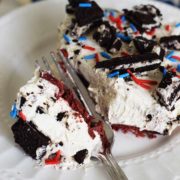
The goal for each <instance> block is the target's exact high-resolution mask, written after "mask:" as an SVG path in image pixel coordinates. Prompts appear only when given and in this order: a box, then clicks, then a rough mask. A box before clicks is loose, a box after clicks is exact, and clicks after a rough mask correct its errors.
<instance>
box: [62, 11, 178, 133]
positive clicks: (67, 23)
mask: <svg viewBox="0 0 180 180" xmlns="http://www.w3.org/2000/svg"><path fill="white" fill-rule="evenodd" d="M113 13H115V14H116V15H117V14H118V15H120V16H122V15H123V13H122V12H118V11H113ZM105 14H106V16H105V17H103V20H104V21H108V22H109V23H110V25H112V26H113V27H116V23H113V22H112V20H110V19H111V18H109V17H110V16H109V15H110V14H111V13H109V14H108V10H105ZM118 15H117V16H118ZM117 16H116V17H117ZM73 18H74V16H73V15H67V17H66V19H65V20H64V22H63V23H62V24H61V25H60V27H59V44H60V45H59V47H60V49H65V50H66V51H67V54H68V58H69V59H70V60H71V62H72V64H73V66H74V67H75V68H76V69H77V71H78V72H79V73H80V74H82V75H83V76H84V77H85V79H86V80H87V81H88V82H89V92H90V94H91V95H92V97H93V99H94V100H95V101H96V103H97V106H96V108H97V112H99V113H100V114H102V115H103V116H107V117H108V119H109V121H110V123H111V124H121V125H128V126H135V127H138V128H139V129H140V130H147V131H155V132H157V133H160V134H169V135H170V134H171V133H172V131H173V130H174V129H175V128H176V127H177V126H179V121H178V120H177V119H178V118H179V115H180V109H179V104H180V99H176V102H175V103H174V108H173V110H171V111H170V110H168V109H167V108H166V107H164V106H162V105H161V104H160V103H159V102H158V100H157V99H156V95H155V92H156V89H157V87H158V84H159V83H160V82H161V80H162V78H163V73H162V72H161V71H160V69H159V68H156V69H154V70H150V71H145V72H142V73H140V74H139V73H136V74H135V75H136V77H137V78H140V79H146V80H153V81H156V82H157V85H154V86H152V88H151V89H150V90H147V89H144V88H142V87H140V86H139V85H138V84H137V83H135V82H134V81H128V80H125V79H123V78H120V77H119V78H118V77H113V78H108V74H109V73H110V71H111V69H106V68H101V69H97V68H95V65H96V64H97V62H102V61H104V60H107V59H110V60H111V59H112V58H114V57H119V56H123V55H124V53H127V54H128V55H133V54H138V52H137V49H136V48H135V47H134V45H133V43H130V44H127V43H126V42H123V41H122V47H121V49H120V50H119V51H118V52H116V53H109V52H107V51H106V50H105V49H104V48H102V47H101V46H100V45H99V44H98V43H97V42H96V41H95V40H94V39H93V38H92V34H93V31H91V32H90V33H86V34H85V35H82V36H85V37H86V38H87V39H86V40H85V41H80V39H79V37H78V36H79V34H81V33H77V34H76V35H77V36H76V35H74V34H72V33H71V32H72V31H71V29H73V28H72V27H71V26H72V19H73ZM158 23H159V22H158ZM128 25H129V23H127V22H126V23H125V24H123V25H122V27H126V31H128V30H127V29H130V30H129V31H128V33H129V34H128V35H129V36H130V37H131V38H135V37H138V36H142V37H144V38H147V39H153V38H154V36H155V35H156V38H157V40H158V39H159V38H161V36H165V35H170V34H171V33H172V34H173V33H176V34H177V33H178V30H176V27H175V25H171V29H168V30H167V29H165V27H166V25H162V26H161V27H160V28H157V29H156V31H155V32H153V33H149V32H143V33H142V34H137V33H134V32H133V30H132V29H131V28H130V27H128V28H127V26H128ZM70 27H71V28H70ZM97 28H98V27H97ZM101 29H102V28H101ZM97 31H98V30H97ZM99 31H100V30H99ZM65 34H66V35H67V36H68V37H69V39H70V40H71V41H70V42H67V40H65V39H64V35H65ZM84 45H86V46H91V47H93V48H94V50H89V49H85V48H83V46H84ZM77 50H78V53H76V52H77ZM152 51H153V52H154V53H157V54H159V48H158V47H157V48H154V49H153V50H152ZM101 52H105V53H106V54H108V55H109V56H110V58H109V57H107V56H104V55H102V54H101ZM168 53H169V52H166V55H168ZM176 53H178V51H177V52H175V54H176ZM97 54H98V58H97ZM91 55H94V56H92V58H89V59H87V58H86V57H88V56H91ZM95 55H96V56H95ZM165 57H166V56H165ZM168 61H169V60H167V58H164V59H163V61H162V59H161V61H160V60H159V59H157V60H156V61H155V63H160V64H161V66H164V67H166V66H167V65H168V64H171V65H172V66H173V67H174V68H177V65H178V64H179V63H177V64H174V63H172V62H171V63H169V62H168ZM149 63H150V62H148V61H147V62H143V63H135V64H129V65H125V66H124V67H125V68H128V67H131V66H133V67H139V66H140V67H141V66H142V65H143V66H148V65H149ZM118 68H122V66H119V67H118Z"/></svg>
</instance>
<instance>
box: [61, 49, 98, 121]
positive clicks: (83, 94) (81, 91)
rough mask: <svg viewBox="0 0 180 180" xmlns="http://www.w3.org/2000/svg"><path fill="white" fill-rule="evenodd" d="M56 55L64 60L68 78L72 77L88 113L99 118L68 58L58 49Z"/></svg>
mask: <svg viewBox="0 0 180 180" xmlns="http://www.w3.org/2000/svg"><path fill="white" fill-rule="evenodd" d="M58 56H59V58H60V59H61V60H62V61H63V62H64V65H65V67H66V69H67V72H68V75H69V76H70V79H72V81H73V83H74V85H75V87H76V89H77V90H78V93H79V94H80V97H81V99H82V101H83V102H84V105H85V107H86V109H87V110H88V112H89V114H91V115H93V116H94V117H95V119H97V120H98V119H101V116H100V115H99V114H97V113H96V110H95V103H94V102H93V101H92V99H91V98H90V96H89V93H88V91H87V89H86V87H85V86H84V84H83V83H82V81H81V80H80V79H79V77H78V75H77V74H76V72H75V69H74V68H73V67H72V65H71V63H70V62H69V59H68V58H65V57H64V56H63V53H62V52H61V51H60V50H59V52H58Z"/></svg>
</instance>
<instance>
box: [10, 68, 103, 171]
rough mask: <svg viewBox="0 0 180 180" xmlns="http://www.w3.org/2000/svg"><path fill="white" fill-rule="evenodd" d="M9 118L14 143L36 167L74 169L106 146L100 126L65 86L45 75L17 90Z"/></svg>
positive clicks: (37, 74) (38, 75) (41, 72)
mask: <svg viewBox="0 0 180 180" xmlns="http://www.w3.org/2000/svg"><path fill="white" fill-rule="evenodd" d="M11 116H12V117H14V118H17V121H16V123H15V124H14V125H13V126H12V131H13V134H14V138H15V142H16V143H18V144H19V145H20V146H21V148H23V150H24V151H25V152H26V153H27V154H28V155H30V156H31V157H32V158H33V159H36V160H38V162H39V163H40V164H45V165H55V166H56V167H58V168H77V167H79V166H81V165H86V164H88V163H89V162H90V157H91V155H92V153H98V152H101V151H103V146H104V143H105V142H106V138H105V134H104V131H103V128H102V124H101V122H99V123H94V122H92V117H91V116H89V114H88V113H87V112H86V110H85V108H84V107H83V106H82V105H81V104H80V103H79V101H77V100H76V99H75V98H74V96H73V93H72V92H71V91H70V90H69V89H67V88H66V87H65V85H64V84H63V83H62V82H61V81H59V80H57V79H55V78H54V77H53V76H52V75H51V74H49V73H48V72H43V71H39V70H37V71H36V75H35V76H34V77H33V78H32V79H31V80H30V81H28V83H27V84H26V85H24V86H23V87H21V88H20V90H19V92H18V94H17V99H16V101H15V104H14V105H13V108H12V111H11Z"/></svg>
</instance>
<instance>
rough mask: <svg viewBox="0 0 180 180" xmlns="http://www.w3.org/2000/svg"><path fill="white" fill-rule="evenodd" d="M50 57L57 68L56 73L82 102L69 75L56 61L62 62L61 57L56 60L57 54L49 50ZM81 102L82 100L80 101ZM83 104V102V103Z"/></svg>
mask: <svg viewBox="0 0 180 180" xmlns="http://www.w3.org/2000/svg"><path fill="white" fill-rule="evenodd" d="M50 55H51V59H52V61H53V63H54V65H55V68H56V70H57V73H58V75H59V76H60V77H61V80H62V81H63V82H64V84H65V85H66V86H67V87H68V88H69V89H71V90H72V92H74V96H75V97H76V98H77V99H79V100H80V101H81V102H82V99H81V97H80V94H79V92H78V91H77V88H76V86H75V85H74V83H73V82H72V79H70V77H69V76H68V75H67V74H66V72H64V70H63V69H62V67H61V65H60V64H59V63H58V61H60V62H63V61H62V60H61V59H58V60H57V56H56V53H55V52H53V51H52V52H51V53H50ZM82 103H83V102H82ZM83 104H84V103H83Z"/></svg>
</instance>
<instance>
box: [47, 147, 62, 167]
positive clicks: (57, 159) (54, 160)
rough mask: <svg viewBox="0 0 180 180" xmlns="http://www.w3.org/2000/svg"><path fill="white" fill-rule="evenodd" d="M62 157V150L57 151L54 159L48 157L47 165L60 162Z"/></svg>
mask: <svg viewBox="0 0 180 180" xmlns="http://www.w3.org/2000/svg"><path fill="white" fill-rule="evenodd" d="M60 157H61V152H60V150H59V151H57V152H56V156H55V157H54V158H53V159H46V160H45V164H46V165H53V164H59V163H60Z"/></svg>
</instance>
